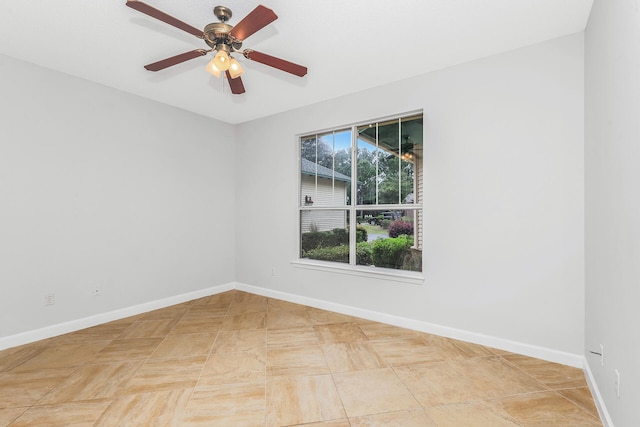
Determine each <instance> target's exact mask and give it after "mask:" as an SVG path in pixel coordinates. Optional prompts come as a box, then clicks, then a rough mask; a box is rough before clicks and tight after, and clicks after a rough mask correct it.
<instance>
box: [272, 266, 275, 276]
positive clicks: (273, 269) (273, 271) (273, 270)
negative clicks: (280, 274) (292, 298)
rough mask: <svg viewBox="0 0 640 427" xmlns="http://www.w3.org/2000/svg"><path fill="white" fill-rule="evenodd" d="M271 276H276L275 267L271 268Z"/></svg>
mask: <svg viewBox="0 0 640 427" xmlns="http://www.w3.org/2000/svg"><path fill="white" fill-rule="evenodd" d="M271 275H272V276H275V275H276V268H275V267H271Z"/></svg>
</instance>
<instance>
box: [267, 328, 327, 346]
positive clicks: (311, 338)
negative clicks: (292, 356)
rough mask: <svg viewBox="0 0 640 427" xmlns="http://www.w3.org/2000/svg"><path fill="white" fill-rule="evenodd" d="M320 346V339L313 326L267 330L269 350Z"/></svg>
mask: <svg viewBox="0 0 640 427" xmlns="http://www.w3.org/2000/svg"><path fill="white" fill-rule="evenodd" d="M318 344H320V339H319V338H318V334H317V333H316V330H315V328H314V327H313V326H300V327H296V328H289V329H268V330H267V348H269V349H274V348H287V347H302V346H309V345H318Z"/></svg>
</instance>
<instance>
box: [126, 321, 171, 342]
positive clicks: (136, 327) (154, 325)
mask: <svg viewBox="0 0 640 427" xmlns="http://www.w3.org/2000/svg"><path fill="white" fill-rule="evenodd" d="M176 323H178V320H176V319H155V320H138V321H137V322H134V323H133V324H131V326H129V327H128V328H127V329H125V330H124V332H122V334H121V335H120V336H119V337H118V339H123V340H124V339H133V338H154V337H164V336H165V335H167V334H168V333H169V332H170V331H171V329H172V328H173V327H174V326H175V324H176Z"/></svg>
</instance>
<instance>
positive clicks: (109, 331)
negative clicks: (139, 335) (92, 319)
mask: <svg viewBox="0 0 640 427" xmlns="http://www.w3.org/2000/svg"><path fill="white" fill-rule="evenodd" d="M129 326H131V323H128V322H120V323H106V324H104V325H98V326H94V327H92V328H87V329H82V330H80V331H77V332H73V333H70V334H66V335H65V336H64V337H61V339H60V342H61V343H64V344H73V343H77V344H83V343H87V342H91V341H112V340H115V339H116V338H118V337H119V336H120V334H122V332H124V331H125V329H127V328H128V327H129Z"/></svg>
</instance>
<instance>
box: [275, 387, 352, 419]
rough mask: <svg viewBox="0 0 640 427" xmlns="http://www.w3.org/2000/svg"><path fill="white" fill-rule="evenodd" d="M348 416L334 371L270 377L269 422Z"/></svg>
mask: <svg viewBox="0 0 640 427" xmlns="http://www.w3.org/2000/svg"><path fill="white" fill-rule="evenodd" d="M341 418H345V413H344V409H343V407H342V403H341V402H340V398H339V397H338V393H337V392H336V388H335V385H334V383H333V380H332V379H331V376H330V375H316V376H304V377H276V378H273V379H270V380H268V381H267V416H266V425H267V426H269V427H271V426H289V425H295V424H305V423H312V422H319V421H330V420H336V419H341Z"/></svg>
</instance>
